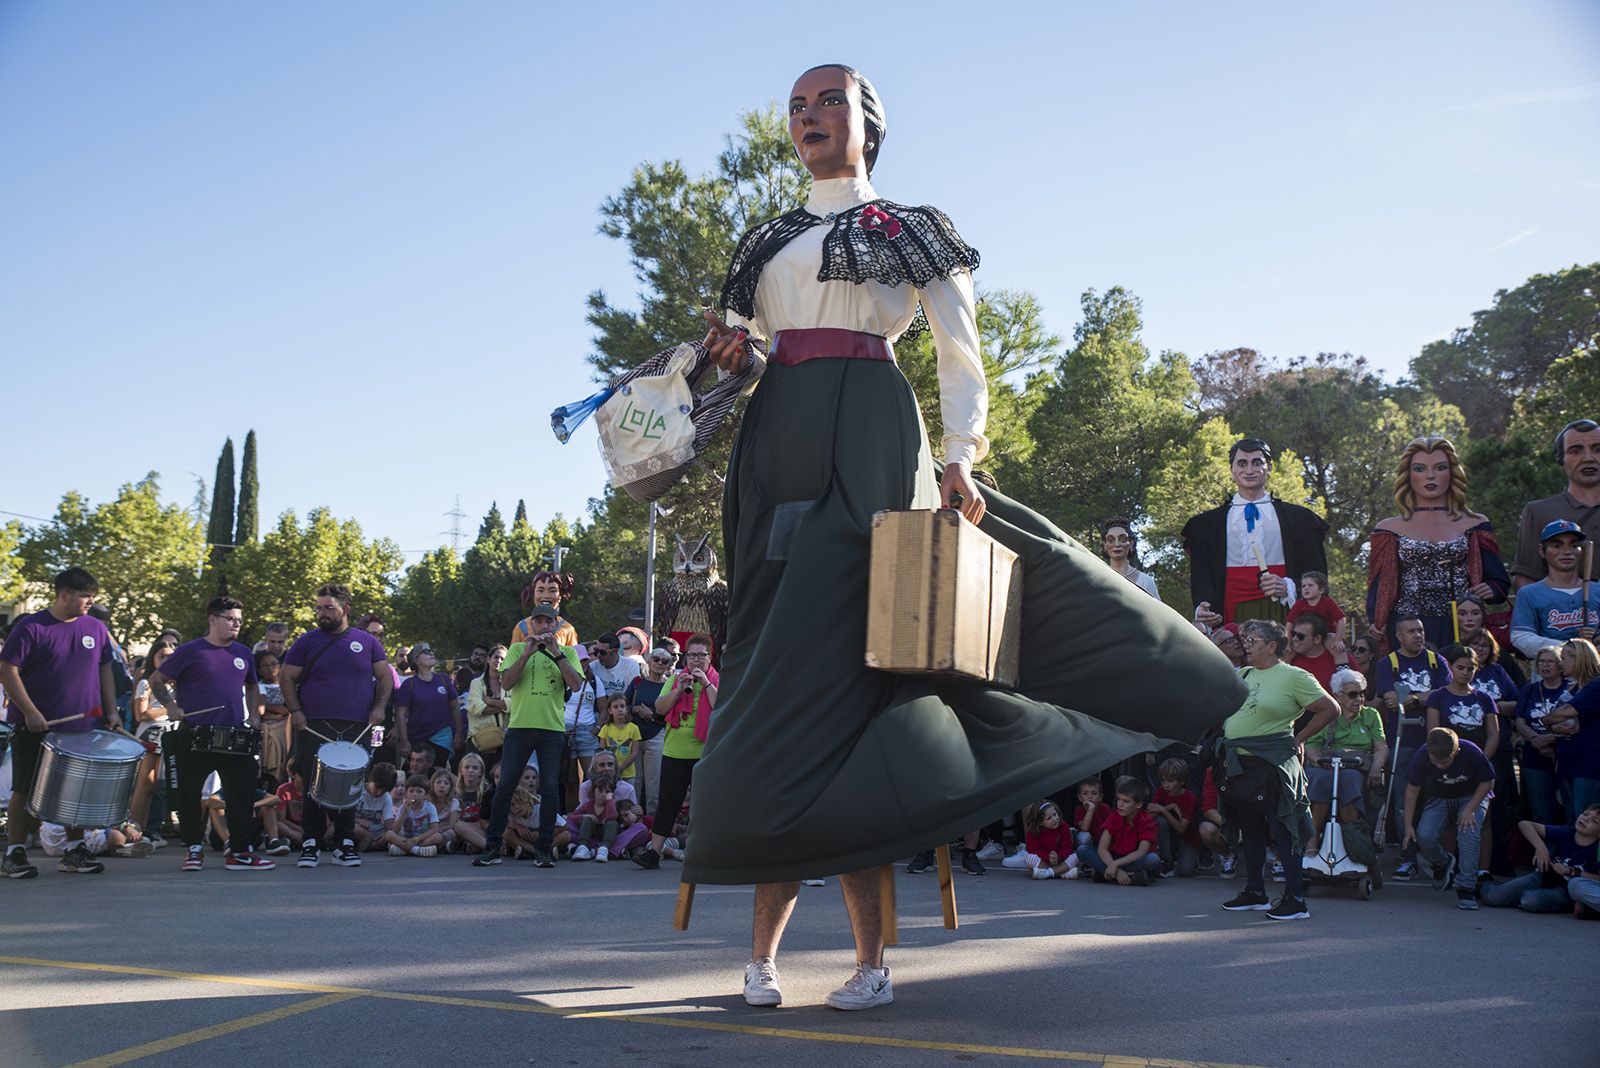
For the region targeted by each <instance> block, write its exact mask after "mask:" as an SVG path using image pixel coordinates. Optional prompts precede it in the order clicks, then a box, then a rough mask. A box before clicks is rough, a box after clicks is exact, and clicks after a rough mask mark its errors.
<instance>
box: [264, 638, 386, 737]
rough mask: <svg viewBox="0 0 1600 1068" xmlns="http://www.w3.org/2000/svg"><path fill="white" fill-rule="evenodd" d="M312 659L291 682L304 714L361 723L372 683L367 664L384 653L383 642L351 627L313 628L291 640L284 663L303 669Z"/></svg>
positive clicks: (378, 660)
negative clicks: (332, 631) (294, 682)
mask: <svg viewBox="0 0 1600 1068" xmlns="http://www.w3.org/2000/svg"><path fill="white" fill-rule="evenodd" d="M313 658H315V661H316V662H315V663H313V664H311V670H310V671H306V672H303V673H302V674H301V676H300V678H299V680H297V685H296V690H297V692H298V693H299V694H300V707H301V708H302V709H304V710H305V714H306V718H307V719H342V720H348V721H350V722H351V723H365V722H366V721H367V717H368V716H369V715H370V714H371V713H372V696H373V693H374V687H375V685H376V683H374V682H373V680H372V666H373V665H374V664H381V663H383V662H384V661H386V660H387V659H388V658H389V657H388V654H386V653H385V652H384V651H383V643H382V642H381V641H379V640H378V639H377V638H374V637H373V636H372V635H370V634H368V633H367V632H366V631H364V630H357V629H356V628H355V627H346V628H345V629H344V630H342V631H340V632H339V633H338V634H329V633H328V632H327V631H324V630H313V631H310V632H309V633H306V634H302V635H300V637H299V638H297V639H295V643H294V644H293V645H291V646H290V647H289V651H288V652H287V653H285V654H284V657H283V662H284V664H285V665H287V666H289V667H299V668H304V667H305V666H306V664H307V663H308V662H309V661H311V660H312V659H313Z"/></svg>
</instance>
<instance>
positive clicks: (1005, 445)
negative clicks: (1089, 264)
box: [895, 290, 1061, 488]
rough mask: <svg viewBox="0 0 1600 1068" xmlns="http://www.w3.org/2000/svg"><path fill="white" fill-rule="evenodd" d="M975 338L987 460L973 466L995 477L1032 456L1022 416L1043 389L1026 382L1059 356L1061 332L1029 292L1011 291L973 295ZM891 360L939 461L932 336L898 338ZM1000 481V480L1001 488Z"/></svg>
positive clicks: (940, 420) (1031, 409)
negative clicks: (1049, 325)
mask: <svg viewBox="0 0 1600 1068" xmlns="http://www.w3.org/2000/svg"><path fill="white" fill-rule="evenodd" d="M978 336H979V338H980V340H981V342H982V352H983V371H984V377H985V378H986V379H987V380H988V383H989V425H988V431H987V433H988V436H989V458H988V459H987V460H986V461H984V462H983V463H981V464H979V466H980V467H987V468H989V469H991V470H992V471H994V472H995V473H996V477H997V478H1001V477H1004V476H1006V474H1007V468H1008V467H1009V466H1010V465H1015V464H1020V463H1021V462H1022V461H1024V460H1026V459H1027V458H1028V457H1029V456H1031V455H1032V454H1033V437H1032V435H1031V434H1030V433H1029V431H1028V420H1029V418H1030V417H1031V416H1032V415H1033V413H1034V411H1035V409H1037V407H1038V405H1039V402H1040V401H1041V400H1042V399H1043V391H1042V390H1040V389H1037V388H1033V389H1030V388H1029V383H1030V381H1031V380H1033V379H1035V378H1037V377H1038V375H1039V374H1040V372H1041V371H1042V370H1043V369H1044V368H1045V367H1048V366H1053V365H1054V364H1055V363H1056V362H1057V361H1058V360H1059V359H1060V358H1061V336H1060V335H1059V334H1052V333H1050V331H1049V330H1047V329H1046V328H1045V325H1044V310H1043V309H1042V308H1041V307H1040V306H1039V301H1038V299H1037V298H1036V297H1034V296H1033V294H1031V293H1024V292H1017V291H1012V290H995V291H993V292H980V293H979V294H978ZM895 359H896V360H897V361H898V362H899V364H900V369H901V371H903V372H904V373H905V376H906V381H908V382H909V383H910V384H911V389H912V392H913V393H915V394H916V397H917V404H918V406H919V407H920V408H921V409H922V421H923V423H924V424H926V425H927V428H928V438H929V440H930V441H931V442H932V443H933V452H934V458H935V459H942V455H941V453H942V450H941V449H940V442H941V441H942V440H943V439H944V420H943V418H942V417H941V414H940V411H939V360H938V354H937V353H936V352H935V351H934V347H933V336H932V334H931V333H928V332H924V333H922V334H921V335H919V336H917V337H915V338H912V339H909V340H907V339H904V338H902V339H901V341H900V342H899V343H898V344H897V345H896V346H895ZM1005 484H1006V483H1005V482H1004V481H1002V482H1001V486H1002V488H1004V486H1005Z"/></svg>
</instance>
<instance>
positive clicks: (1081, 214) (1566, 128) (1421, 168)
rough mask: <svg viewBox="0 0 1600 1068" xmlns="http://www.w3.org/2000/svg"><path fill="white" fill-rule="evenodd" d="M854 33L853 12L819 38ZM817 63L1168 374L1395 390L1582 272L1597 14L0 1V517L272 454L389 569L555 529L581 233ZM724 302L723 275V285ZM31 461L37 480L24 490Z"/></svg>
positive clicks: (927, 197) (1063, 315)
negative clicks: (458, 512) (508, 514)
mask: <svg viewBox="0 0 1600 1068" xmlns="http://www.w3.org/2000/svg"><path fill="white" fill-rule="evenodd" d="M836 12H837V14H835V13H836ZM828 61H843V62H848V63H852V64H854V65H856V66H859V67H860V68H862V69H863V70H864V71H865V72H866V73H867V74H868V75H869V76H870V77H871V78H872V79H873V80H874V82H875V83H876V85H877V87H878V89H879V92H880V94H881V95H882V97H883V100H884V104H885V109H886V112H887V116H888V124H889V136H888V137H887V138H886V140H885V145H884V148H883V153H882V157H881V159H880V161H879V166H878V170H877V174H876V176H875V180H876V184H877V186H878V188H879V189H880V191H881V192H882V193H883V194H884V195H886V196H890V197H893V198H894V199H898V200H906V201H911V202H926V203H932V204H936V205H938V206H940V207H941V208H943V209H944V210H945V211H946V212H947V213H948V214H949V215H950V216H951V217H952V218H953V219H955V221H956V223H957V225H958V226H959V227H960V229H961V230H962V232H963V235H964V236H965V237H966V238H967V240H968V241H969V242H970V243H972V244H973V245H975V246H977V247H978V248H979V249H980V250H981V251H982V253H983V268H982V270H981V271H980V272H979V283H980V285H986V286H990V287H1011V288H1021V289H1028V290H1032V291H1033V292H1035V293H1036V294H1038V295H1039V297H1040V298H1041V300H1042V301H1043V303H1044V307H1045V310H1046V315H1047V318H1048V320H1049V323H1050V325H1051V326H1052V328H1053V329H1055V330H1057V331H1058V332H1060V333H1062V334H1068V335H1070V333H1071V330H1072V327H1073V325H1074V322H1075V321H1076V312H1077V302H1078V295H1079V294H1080V293H1081V292H1082V291H1083V290H1084V289H1085V288H1087V287H1095V288H1101V289H1103V288H1106V287H1108V286H1112V285H1123V286H1126V287H1128V288H1129V289H1131V290H1132V291H1134V292H1135V293H1137V294H1138V295H1139V296H1140V297H1141V298H1143V300H1144V306H1145V316H1146V340H1147V341H1148V343H1149V344H1150V346H1151V347H1152V348H1153V349H1177V350H1181V351H1184V352H1186V353H1188V354H1190V355H1191V356H1198V355H1200V354H1202V353H1205V352H1208V351H1212V350H1216V349H1222V348H1228V347H1232V346H1235V345H1251V346H1254V347H1256V348H1259V349H1261V350H1263V351H1264V352H1266V353H1268V354H1269V355H1271V356H1275V357H1289V356H1294V355H1299V354H1310V353H1315V352H1317V351H1323V350H1330V351H1340V352H1344V351H1348V352H1354V353H1360V354H1363V355H1366V356H1367V357H1369V358H1370V359H1371V360H1372V361H1373V362H1374V363H1376V364H1377V365H1378V366H1379V367H1381V368H1382V369H1384V370H1385V371H1386V372H1387V373H1389V374H1390V375H1391V376H1396V375H1399V374H1401V373H1403V371H1404V368H1405V366H1406V363H1407V361H1408V360H1409V359H1410V357H1411V356H1412V355H1414V354H1415V352H1416V351H1417V350H1418V349H1419V348H1420V347H1421V346H1422V345H1423V344H1424V343H1426V342H1427V341H1429V340H1431V339H1433V338H1436V337H1440V336H1443V335H1445V334H1447V333H1449V332H1450V331H1451V330H1452V329H1454V328H1455V327H1457V326H1461V325H1465V324H1466V323H1468V322H1469V321H1470V316H1471V313H1472V312H1473V311H1474V310H1475V309H1478V308H1482V307H1485V306H1487V305H1488V303H1489V301H1490V299H1491V297H1492V295H1493V293H1494V291H1495V290H1496V289H1498V288H1503V287H1510V286H1514V285H1516V284H1518V283H1520V282H1521V281H1522V280H1524V279H1525V278H1526V277H1527V276H1528V275H1530V274H1533V273H1535V272H1540V271H1550V270H1555V269H1559V268H1561V267H1564V266H1568V265H1571V264H1573V263H1575V262H1588V261H1592V260H1594V259H1595V258H1597V256H1600V212H1597V211H1596V210H1595V206H1596V203H1597V201H1600V197H1597V192H1600V8H1597V7H1596V5H1593V4H1591V3H1585V2H1579V0H1571V2H1528V3H1520V4H1516V5H1507V4H1480V3H1462V2H1453V3H1414V4H1406V5H1394V4H1348V5H1337V6H1336V7H1335V8H1329V7H1326V6H1319V7H1310V6H1305V5H1274V4H1227V5H1218V4H1192V3H1190V4H1179V3H1172V4H1165V3H1162V4H1156V3H1129V4H1118V5H1107V4H1098V5H1090V4H1060V3H1052V4H1039V5H1028V4H996V5H976V6H975V5H972V4H970V3H968V4H954V3H950V4H945V3H918V4H874V5H843V6H840V7H813V6H807V7H796V6H787V7H780V6H779V5H767V4H750V3H748V2H746V3H741V4H722V3H709V2H702V3H696V4H692V5H691V4H668V3H661V4H654V5H649V6H646V5H643V4H616V3H613V4H593V5H585V6H582V7H578V6H575V5H563V6H562V7H561V8H560V9H556V8H555V7H554V6H551V7H550V8H549V10H548V11H547V10H546V8H545V7H543V6H537V5H534V4H495V3H470V4H454V5H442V4H422V3H381V4H380V3H375V2H348V3H341V4H338V5H282V4H278V5H268V4H260V3H257V4H247V3H240V4H228V5H195V4H177V3H140V4H116V5H112V4H59V3H47V2H26V0H11V2H8V3H6V4H4V5H3V6H0V368H3V378H0V381H3V383H4V397H5V409H4V410H5V424H6V426H7V429H8V430H9V431H10V434H9V435H8V442H9V445H10V448H9V449H8V451H9V452H10V453H11V457H10V458H11V462H10V463H8V464H6V474H5V476H4V478H3V479H0V509H3V510H5V511H8V512H16V513H24V514H28V515H35V516H44V515H49V514H51V513H52V512H53V510H54V507H55V504H56V502H57V501H58V500H59V498H60V496H61V494H62V493H63V492H65V491H66V490H68V489H78V490H80V491H82V492H84V493H86V494H88V495H89V496H90V498H91V499H94V500H101V499H105V498H106V497H108V496H110V495H111V494H113V493H114V492H115V489H116V486H117V485H118V484H119V483H122V482H125V481H129V480H132V479H136V478H138V477H140V476H142V475H143V474H144V472H145V471H147V470H150V469H155V470H158V471H160V472H161V474H162V480H163V486H164V488H165V491H166V493H167V495H168V496H170V497H171V498H172V499H175V500H180V501H187V500H188V499H189V498H190V497H192V495H193V491H194V483H193V476H192V475H191V472H198V473H200V474H203V475H204V476H205V477H206V478H208V479H209V478H210V475H211V471H212V468H213V466H214V464H215V460H216V454H217V450H218V448H219V447H220V445H221V442H222V439H223V437H224V436H225V435H229V434H231V435H233V437H234V439H235V443H236V444H242V441H243V437H244V434H245V431H246V430H248V429H250V428H252V427H254V428H255V429H256V431H257V433H258V436H259V438H260V442H261V480H262V495H261V504H262V512H263V515H264V517H265V521H268V522H270V520H271V518H272V517H273V516H276V515H277V514H278V513H279V512H280V511H282V510H283V509H285V508H294V509H296V510H297V511H298V512H300V513H301V514H302V515H303V514H304V513H305V512H306V511H307V510H308V509H309V508H311V507H313V506H315V505H318V504H326V505H329V506H331V507H332V508H333V509H334V511H335V512H336V513H337V514H339V515H340V516H344V517H354V518H356V519H358V520H360V521H361V523H362V525H363V526H364V527H365V528H366V529H367V530H368V532H369V533H372V534H381V535H386V536H388V537H391V538H394V539H395V540H396V541H397V542H398V543H399V544H400V546H401V547H402V548H404V549H406V550H408V551H409V552H410V555H409V558H410V559H415V555H416V553H417V552H419V551H421V550H424V549H427V548H430V547H432V546H435V545H438V544H440V543H441V542H442V541H444V540H446V539H445V538H444V537H443V536H442V534H441V532H443V531H445V530H447V529H448V527H449V524H450V520H449V518H448V517H447V516H446V515H445V513H446V512H447V511H449V510H450V508H451V507H452V504H453V502H454V500H455V498H456V497H457V495H459V496H460V499H461V506H462V509H463V510H464V511H466V512H467V513H468V518H467V520H466V521H465V526H466V528H467V530H468V532H469V536H470V532H471V531H473V530H475V529H476V525H477V519H478V517H479V516H481V514H482V513H483V512H484V511H485V510H486V509H487V507H488V505H489V502H490V501H491V500H498V501H499V502H500V504H501V506H502V508H503V509H505V510H507V511H509V509H510V507H511V505H512V503H513V502H514V501H515V500H516V499H517V498H518V497H524V498H526V499H527V501H528V505H529V508H530V511H531V513H532V515H533V517H534V518H535V520H543V519H545V518H548V517H549V516H551V515H553V514H555V513H556V512H563V513H565V514H566V515H567V516H568V517H569V518H570V517H574V516H577V515H579V514H581V512H582V510H583V507H584V503H585V501H586V500H587V499H588V498H589V497H591V496H595V495H597V494H598V493H599V492H600V490H601V487H602V485H603V478H604V475H603V472H602V468H601V466H600V462H599V458H598V453H597V451H596V448H595V445H594V437H593V432H592V430H590V429H588V428H585V430H584V431H582V432H580V434H579V435H578V436H577V437H576V438H575V440H574V442H573V443H572V444H571V445H568V446H566V447H564V448H563V447H561V446H558V445H557V444H556V443H555V441H554V439H553V438H552V437H551V435H550V433H549V429H548V424H547V413H548V411H549V409H550V408H551V407H553V406H554V404H556V403H561V402H565V401H569V400H574V399H577V398H578V397H580V396H583V395H585V394H586V393H588V392H589V391H590V389H591V388H592V387H591V386H590V384H589V382H588V377H587V376H588V370H587V367H586V365H585V362H584V356H585V355H586V354H587V353H588V352H589V351H590V341H591V339H590V332H589V330H588V328H587V325H586V323H585V322H584V299H585V297H586V296H587V294H588V293H589V292H590V291H592V290H594V289H597V288H598V289H604V290H606V291H607V292H608V293H609V294H610V295H611V296H612V297H613V299H617V300H621V301H623V302H626V301H627V300H628V298H629V297H630V295H631V294H632V293H634V292H635V291H636V289H637V286H636V283H635V281H634V279H633V278H632V275H631V272H630V270H629V267H628V263H627V256H626V250H625V249H624V248H623V247H622V246H621V245H620V244H619V243H617V242H614V241H611V240H609V239H607V238H604V237H601V236H599V235H598V234H597V233H596V231H595V228H596V225H597V223H598V221H599V218H598V213H597V208H598V205H599V204H600V202H601V200H602V199H604V198H605V197H606V196H608V195H610V194H612V193H614V192H616V191H617V190H618V189H619V188H620V187H621V186H622V185H623V184H624V183H625V182H626V181H627V180H628V177H629V175H630V173H631V170H632V168H633V167H634V166H635V165H636V164H638V163H639V162H641V161H646V160H652V161H655V160H664V159H669V158H676V159H680V160H682V161H683V162H684V164H685V165H686V166H687V167H689V168H690V169H691V170H697V171H698V170H702V169H705V168H707V167H709V166H710V165H711V164H712V162H713V161H714V158H715V155H716V153H717V152H718V150H719V149H720V148H721V145H722V138H723V136H724V135H725V134H726V133H727V132H729V131H731V130H732V129H733V128H734V126H735V124H736V120H737V115H738V113H739V112H740V111H741V110H744V109H749V108H756V107H760V106H763V105H764V104H766V103H767V102H769V101H772V100H776V99H780V98H782V97H783V96H784V95H785V94H786V93H787V91H788V88H789V86H790V84H791V83H792V81H793V78H794V77H795V75H796V74H798V73H799V71H801V70H802V69H804V68H805V67H807V66H810V65H812V64H814V63H818V62H828ZM719 282H720V279H711V278H708V279H707V280H706V289H707V292H708V293H710V292H712V291H713V290H714V289H715V287H716V286H717V285H718V284H719ZM19 461H20V462H19Z"/></svg>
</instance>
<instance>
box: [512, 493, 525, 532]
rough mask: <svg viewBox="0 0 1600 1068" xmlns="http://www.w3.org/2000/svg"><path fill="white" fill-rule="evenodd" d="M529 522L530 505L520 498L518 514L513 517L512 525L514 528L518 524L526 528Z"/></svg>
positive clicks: (518, 499) (518, 500)
mask: <svg viewBox="0 0 1600 1068" xmlns="http://www.w3.org/2000/svg"><path fill="white" fill-rule="evenodd" d="M527 522H528V504H527V502H526V501H524V500H522V499H521V498H520V497H519V498H517V514H516V515H515V516H513V517H512V520H511V525H512V526H516V525H517V524H518V523H521V524H523V525H524V526H526V525H527Z"/></svg>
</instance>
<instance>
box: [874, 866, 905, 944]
mask: <svg viewBox="0 0 1600 1068" xmlns="http://www.w3.org/2000/svg"><path fill="white" fill-rule="evenodd" d="M878 897H879V904H878V914H879V917H880V919H881V920H882V924H883V944H884V945H886V946H898V945H899V944H900V914H899V912H898V910H897V909H896V908H895V898H894V865H893V864H885V865H884V866H883V867H881V868H879V869H878Z"/></svg>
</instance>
